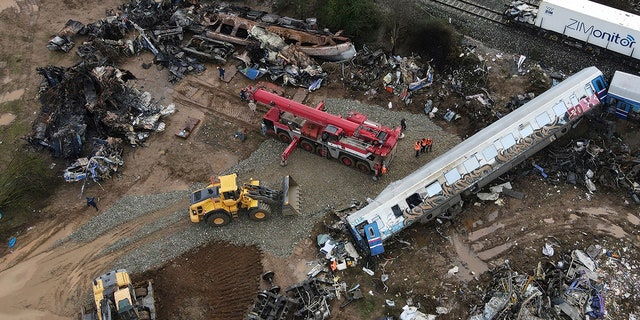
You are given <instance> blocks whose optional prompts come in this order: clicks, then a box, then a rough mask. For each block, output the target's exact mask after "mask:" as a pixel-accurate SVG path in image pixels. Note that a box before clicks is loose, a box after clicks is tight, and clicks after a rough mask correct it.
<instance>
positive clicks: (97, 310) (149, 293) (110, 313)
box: [81, 269, 156, 320]
mask: <svg viewBox="0 0 640 320" xmlns="http://www.w3.org/2000/svg"><path fill="white" fill-rule="evenodd" d="M93 298H94V303H95V305H94V306H93V307H91V308H89V309H85V308H82V310H81V315H82V317H81V319H82V320H155V319H156V308H155V298H154V296H153V286H152V284H151V281H150V280H147V281H144V282H142V283H140V284H139V285H134V284H133V283H132V282H131V278H130V277H129V273H128V272H127V270H125V269H117V270H113V271H109V272H107V273H105V274H103V275H101V276H99V277H97V278H95V280H93Z"/></svg>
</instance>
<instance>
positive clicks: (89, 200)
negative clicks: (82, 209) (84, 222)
mask: <svg viewBox="0 0 640 320" xmlns="http://www.w3.org/2000/svg"><path fill="white" fill-rule="evenodd" d="M87 207H94V208H95V209H96V211H98V204H97V203H96V199H95V198H94V197H87Z"/></svg>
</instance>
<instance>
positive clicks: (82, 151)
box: [27, 63, 175, 181]
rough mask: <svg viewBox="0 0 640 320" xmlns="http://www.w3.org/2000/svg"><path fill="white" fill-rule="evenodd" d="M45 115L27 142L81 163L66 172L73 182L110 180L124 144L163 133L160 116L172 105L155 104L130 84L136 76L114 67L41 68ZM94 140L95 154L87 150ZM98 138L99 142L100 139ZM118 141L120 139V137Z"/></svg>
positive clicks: (163, 125) (120, 158)
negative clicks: (86, 179) (88, 141)
mask: <svg viewBox="0 0 640 320" xmlns="http://www.w3.org/2000/svg"><path fill="white" fill-rule="evenodd" d="M37 71H38V73H39V74H40V75H42V77H43V81H42V83H41V85H40V91H39V100H40V103H41V105H42V107H41V109H40V113H39V114H38V116H37V117H36V119H35V120H34V122H33V124H32V132H31V134H30V135H29V136H28V137H27V140H28V141H29V142H30V143H31V144H33V145H37V146H42V147H46V148H48V149H49V150H50V151H51V152H52V153H53V155H54V156H55V157H59V158H64V159H69V160H75V159H78V158H80V159H78V160H77V163H74V164H73V165H72V166H71V167H69V168H68V169H67V171H66V173H65V179H67V180H68V181H77V180H81V179H85V178H91V179H101V178H105V177H109V176H110V173H111V172H113V171H115V168H116V167H117V166H119V165H121V164H122V157H121V152H122V147H121V146H120V145H121V142H120V141H121V140H120V139H123V140H125V141H127V142H128V143H129V144H130V145H132V146H140V145H142V144H143V142H144V141H145V140H146V139H147V138H148V137H149V135H150V133H151V132H156V131H163V130H164V127H165V124H164V122H162V121H161V118H162V117H164V116H167V115H169V114H171V113H173V112H174V110H175V107H174V106H173V105H169V106H163V105H160V104H159V103H158V102H157V101H153V99H152V98H151V95H150V94H149V93H148V92H141V91H139V90H138V89H136V88H134V87H133V86H131V85H130V83H129V82H127V81H129V80H131V79H135V77H134V76H133V75H132V74H131V73H130V72H128V71H124V70H120V69H117V68H115V67H109V66H101V67H94V68H92V67H89V66H87V65H85V64H82V63H81V64H78V65H76V66H73V67H70V68H62V67H56V66H47V67H42V68H37ZM91 138H93V139H95V140H94V141H95V147H94V148H93V149H94V150H89V149H90V148H89V147H88V146H85V141H86V140H87V139H91ZM96 138H97V139H96ZM115 138H118V139H115Z"/></svg>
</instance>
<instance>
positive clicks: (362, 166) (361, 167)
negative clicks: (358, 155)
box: [356, 161, 371, 173]
mask: <svg viewBox="0 0 640 320" xmlns="http://www.w3.org/2000/svg"><path fill="white" fill-rule="evenodd" d="M356 168H358V171H360V172H362V173H367V172H369V171H371V168H369V164H367V163H366V162H363V161H356Z"/></svg>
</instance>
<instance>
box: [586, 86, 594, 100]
mask: <svg viewBox="0 0 640 320" xmlns="http://www.w3.org/2000/svg"><path fill="white" fill-rule="evenodd" d="M584 92H586V93H587V96H589V97H591V96H592V95H593V94H594V92H593V88H592V87H591V84H586V85H585V86H584Z"/></svg>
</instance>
